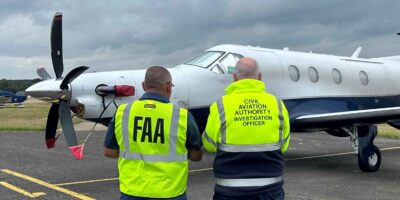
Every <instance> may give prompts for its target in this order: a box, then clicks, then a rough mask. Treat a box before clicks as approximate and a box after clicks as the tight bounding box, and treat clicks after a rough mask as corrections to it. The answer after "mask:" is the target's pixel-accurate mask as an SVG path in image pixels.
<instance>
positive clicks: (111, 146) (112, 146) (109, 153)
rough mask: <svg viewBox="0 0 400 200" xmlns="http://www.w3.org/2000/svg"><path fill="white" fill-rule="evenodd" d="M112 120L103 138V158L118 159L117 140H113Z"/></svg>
mask: <svg viewBox="0 0 400 200" xmlns="http://www.w3.org/2000/svg"><path fill="white" fill-rule="evenodd" d="M114 121H115V120H114V118H112V119H111V121H110V123H109V124H108V129H107V134H106V137H105V138H104V150H103V153H104V156H106V157H109V158H118V157H119V146H118V142H117V139H116V138H115V133H114Z"/></svg>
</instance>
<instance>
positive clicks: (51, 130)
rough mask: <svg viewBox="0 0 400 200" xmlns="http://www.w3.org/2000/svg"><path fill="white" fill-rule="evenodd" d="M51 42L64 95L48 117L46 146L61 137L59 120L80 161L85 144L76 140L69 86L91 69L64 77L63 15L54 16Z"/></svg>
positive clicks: (54, 64) (71, 147)
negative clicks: (58, 131) (58, 129)
mask: <svg viewBox="0 0 400 200" xmlns="http://www.w3.org/2000/svg"><path fill="white" fill-rule="evenodd" d="M50 42H51V60H52V63H53V68H54V72H55V74H56V79H57V80H62V81H61V84H60V89H61V91H62V93H63V94H64V95H62V97H61V98H59V99H58V103H53V104H52V105H51V107H50V110H49V114H48V116H47V124H46V145H47V148H53V147H54V145H55V142H56V140H57V138H58V136H59V135H57V136H56V133H57V125H58V119H59V120H60V122H61V127H62V130H63V134H64V137H65V140H66V142H67V144H68V147H69V149H70V151H71V152H72V154H73V155H74V157H75V158H76V159H78V160H81V159H82V158H83V144H82V145H79V144H78V140H77V138H76V133H75V129H74V126H73V123H72V116H71V110H70V107H69V100H70V97H71V95H70V94H71V90H69V87H68V85H69V84H70V83H71V82H72V81H74V80H75V79H76V78H77V77H78V76H80V75H81V74H82V73H83V72H84V71H86V70H87V69H88V68H89V67H86V66H80V67H77V68H75V69H73V70H71V71H70V72H69V73H68V74H67V75H66V76H65V78H63V77H62V74H63V71H64V64H63V53H62V13H61V12H57V13H56V14H55V15H54V18H53V23H52V26H51V34H50Z"/></svg>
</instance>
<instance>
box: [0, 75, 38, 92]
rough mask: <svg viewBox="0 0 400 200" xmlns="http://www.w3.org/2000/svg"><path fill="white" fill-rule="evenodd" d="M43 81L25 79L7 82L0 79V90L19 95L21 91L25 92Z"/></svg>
mask: <svg viewBox="0 0 400 200" xmlns="http://www.w3.org/2000/svg"><path fill="white" fill-rule="evenodd" d="M39 81H41V80H40V79H39V78H37V79H23V80H7V79H0V90H5V91H10V92H13V93H17V92H19V91H25V89H26V88H28V87H29V86H31V85H33V84H35V83H37V82H39Z"/></svg>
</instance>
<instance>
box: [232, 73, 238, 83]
mask: <svg viewBox="0 0 400 200" xmlns="http://www.w3.org/2000/svg"><path fill="white" fill-rule="evenodd" d="M232 75H233V81H238V78H237V75H236V73H235V72H234V73H233V74H232Z"/></svg>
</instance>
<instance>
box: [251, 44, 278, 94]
mask: <svg viewBox="0 0 400 200" xmlns="http://www.w3.org/2000/svg"><path fill="white" fill-rule="evenodd" d="M248 56H249V57H252V58H254V59H256V61H257V62H258V64H259V66H260V71H261V77H262V81H264V83H265V88H266V91H267V92H269V93H271V94H273V95H275V96H277V97H279V98H284V97H285V91H284V90H285V78H284V71H283V68H282V63H281V61H280V60H279V58H278V56H277V55H276V53H275V52H273V51H261V50H257V51H255V50H253V51H252V50H251V51H249V55H248Z"/></svg>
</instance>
